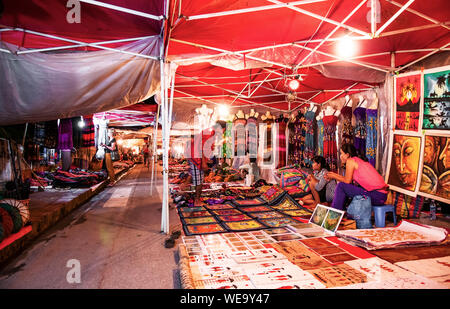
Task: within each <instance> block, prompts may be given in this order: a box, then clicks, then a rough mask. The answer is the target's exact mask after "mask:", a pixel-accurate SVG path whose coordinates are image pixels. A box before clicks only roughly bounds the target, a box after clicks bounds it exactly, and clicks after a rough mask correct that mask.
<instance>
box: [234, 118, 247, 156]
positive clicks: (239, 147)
mask: <svg viewBox="0 0 450 309" xmlns="http://www.w3.org/2000/svg"><path fill="white" fill-rule="evenodd" d="M246 124H247V120H246V119H245V118H238V119H236V120H235V121H234V122H233V130H234V132H235V133H234V134H235V144H236V156H242V155H245V153H246V152H247V144H246V141H245V139H246V130H245V125H246Z"/></svg>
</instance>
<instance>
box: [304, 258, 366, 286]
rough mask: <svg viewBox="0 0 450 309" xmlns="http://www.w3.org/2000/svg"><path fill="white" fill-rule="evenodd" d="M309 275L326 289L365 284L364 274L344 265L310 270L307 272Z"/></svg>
mask: <svg viewBox="0 0 450 309" xmlns="http://www.w3.org/2000/svg"><path fill="white" fill-rule="evenodd" d="M309 273H311V274H312V275H314V277H316V279H317V280H319V281H320V282H321V283H323V284H324V285H325V286H326V287H327V288H331V287H341V286H346V285H350V284H357V283H364V282H367V276H366V275H365V274H363V273H361V272H359V271H357V270H356V269H354V268H352V267H350V266H348V265H346V264H341V265H336V266H332V267H325V268H318V269H312V270H309Z"/></svg>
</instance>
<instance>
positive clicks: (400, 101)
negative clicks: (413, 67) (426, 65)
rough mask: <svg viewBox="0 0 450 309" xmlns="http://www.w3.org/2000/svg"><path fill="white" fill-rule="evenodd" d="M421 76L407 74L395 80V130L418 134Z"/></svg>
mask: <svg viewBox="0 0 450 309" xmlns="http://www.w3.org/2000/svg"><path fill="white" fill-rule="evenodd" d="M421 95H422V75H421V74H420V73H418V74H407V75H399V76H398V77H396V78H395V104H394V117H395V119H394V123H395V130H396V131H398V130H401V131H412V132H419V121H420V103H421Z"/></svg>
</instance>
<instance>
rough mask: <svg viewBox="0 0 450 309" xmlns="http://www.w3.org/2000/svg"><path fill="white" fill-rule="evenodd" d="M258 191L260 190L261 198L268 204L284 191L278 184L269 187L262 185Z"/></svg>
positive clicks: (279, 196)
mask: <svg viewBox="0 0 450 309" xmlns="http://www.w3.org/2000/svg"><path fill="white" fill-rule="evenodd" d="M260 192H262V194H261V198H262V199H263V200H264V201H266V202H267V203H269V204H270V203H274V202H275V201H277V200H278V199H279V198H281V197H282V196H283V195H284V194H285V193H286V192H285V191H284V190H283V189H281V188H280V187H278V186H272V187H269V188H264V187H262V188H261V189H260Z"/></svg>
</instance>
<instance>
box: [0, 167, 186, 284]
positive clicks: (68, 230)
mask: <svg viewBox="0 0 450 309" xmlns="http://www.w3.org/2000/svg"><path fill="white" fill-rule="evenodd" d="M157 174H158V179H157V186H156V190H154V191H153V195H152V196H151V195H150V171H149V170H148V169H147V168H145V167H143V166H142V165H137V166H136V167H135V168H133V169H132V170H131V171H130V172H129V173H128V174H127V175H126V176H124V177H123V178H122V179H121V180H120V181H119V182H118V183H117V184H116V185H115V186H113V187H108V188H106V189H105V190H103V191H102V192H100V193H99V194H98V195H97V196H94V197H93V198H92V199H91V200H90V201H88V202H87V203H86V204H84V205H82V206H81V207H79V208H78V209H76V210H74V211H73V212H72V213H70V214H69V215H68V216H67V217H65V218H64V219H63V220H61V221H60V222H59V223H58V224H57V225H56V226H54V227H52V228H51V229H49V230H48V231H47V232H45V233H44V234H42V235H41V236H39V237H38V238H37V240H36V241H35V242H34V243H33V244H32V245H31V246H30V247H29V248H28V249H27V250H25V251H24V252H23V253H22V254H21V255H20V256H19V257H17V258H16V259H14V260H12V261H11V262H10V263H9V264H8V265H6V266H5V267H4V269H2V270H0V288H1V289H5V288H24V289H27V288H37V289H39V288H49V289H53V288H56V289H77V288H81V289H83V288H88V289H104V288H106V289H109V288H119V289H127V288H137V289H139V288H148V289H173V288H180V287H181V286H180V282H179V275H178V269H177V262H178V257H177V250H176V246H175V247H174V248H172V249H166V248H164V240H165V239H166V238H167V237H168V236H167V235H165V234H162V233H161V232H160V228H161V195H162V178H161V177H160V175H161V174H160V173H157ZM170 223H171V224H170V226H171V231H173V230H175V229H179V228H180V227H181V224H180V223H179V219H178V216H177V214H176V213H175V211H174V210H170ZM180 241H181V240H180V239H178V240H177V244H178V243H179V242H180ZM70 260H76V261H79V263H80V264H79V266H80V272H79V273H80V283H76V282H73V283H70V282H68V280H67V276H68V274H69V277H70V278H74V277H71V276H72V275H73V272H74V271H76V269H75V268H76V267H75V266H74V264H70V262H69V261H70ZM68 262H69V264H68ZM68 266H69V267H68ZM70 278H69V281H74V280H70ZM75 281H76V280H75Z"/></svg>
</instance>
